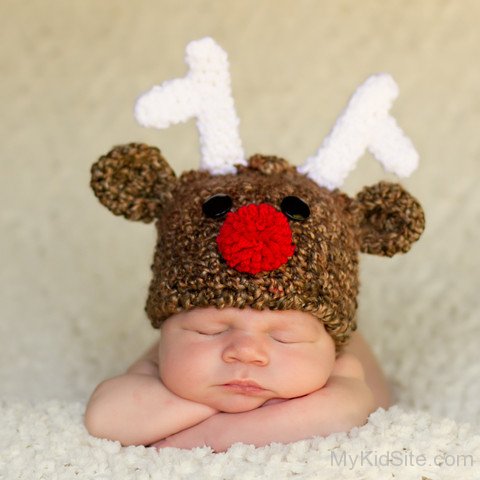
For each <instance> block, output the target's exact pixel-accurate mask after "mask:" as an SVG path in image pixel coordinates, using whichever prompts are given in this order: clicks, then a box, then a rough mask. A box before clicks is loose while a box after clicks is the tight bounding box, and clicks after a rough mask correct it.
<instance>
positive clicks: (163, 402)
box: [85, 307, 390, 451]
mask: <svg viewBox="0 0 480 480" xmlns="http://www.w3.org/2000/svg"><path fill="white" fill-rule="evenodd" d="M356 335H358V333H356ZM354 353H356V354H357V355H358V357H357V356H356V355H355V354H354ZM354 353H351V352H344V353H341V354H339V355H337V356H336V354H335V344H334V342H333V339H332V337H330V335H328V333H327V332H326V330H325V327H324V326H323V325H322V323H321V322H319V321H318V320H317V319H316V318H315V317H313V316H312V315H310V314H308V313H306V312H301V311H293V310H288V311H270V310H264V311H256V310H253V309H250V308H246V309H243V310H241V309H237V308H226V309H224V310H218V309H216V308H214V307H210V308H196V309H193V310H190V311H188V312H182V313H178V314H175V315H172V316H171V317H169V318H168V319H167V320H166V321H165V322H164V323H163V325H162V327H161V336H160V341H159V342H156V343H155V345H154V346H153V347H152V349H151V350H150V351H149V352H148V353H147V354H146V355H145V356H144V357H143V358H141V359H140V360H138V361H137V362H136V363H135V364H133V365H132V366H131V367H130V368H129V369H128V370H127V372H126V373H125V374H124V375H120V376H118V377H115V378H112V379H109V380H106V381H105V382H102V383H101V384H100V385H99V386H98V387H97V389H96V390H95V392H94V393H93V395H92V397H91V399H90V402H89V404H88V407H87V411H86V417H85V423H86V426H87V429H88V431H89V432H90V433H91V434H92V435H95V436H98V437H102V438H108V439H111V440H119V441H120V442H121V443H122V444H123V445H151V444H153V446H156V447H167V446H171V447H178V448H192V447H199V446H203V445H208V446H210V447H211V448H212V449H213V450H214V451H224V450H226V449H227V448H228V447H230V446H231V445H232V444H233V443H235V442H243V443H249V444H253V445H256V446H263V445H267V444H269V443H271V442H285V443H287V442H293V441H296V440H301V439H304V438H309V437H313V436H315V435H328V434H330V433H333V432H339V431H348V430H350V429H351V428H352V427H354V426H360V425H362V424H363V423H365V421H366V419H367V417H368V415H369V414H370V413H371V412H372V411H374V410H375V409H376V408H378V407H379V406H382V407H384V408H387V407H388V406H389V404H390V399H389V390H388V385H387V383H386V382H385V379H384V377H383V375H382V372H381V370H380V369H379V367H378V365H377V364H376V363H375V360H374V358H373V356H372V354H371V352H370V351H369V350H368V349H367V348H366V347H365V346H362V345H359V346H358V347H357V348H356V351H355V352H354ZM361 361H363V362H364V364H363V365H362V363H361ZM364 367H366V368H367V369H369V371H368V374H369V377H370V378H368V380H369V383H370V384H368V383H367V381H366V379H365V371H364ZM260 407H261V408H260ZM158 440H161V441H158ZM155 442H156V443H155Z"/></svg>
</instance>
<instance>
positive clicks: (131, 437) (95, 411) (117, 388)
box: [85, 342, 217, 445]
mask: <svg viewBox="0 0 480 480" xmlns="http://www.w3.org/2000/svg"><path fill="white" fill-rule="evenodd" d="M215 413H217V410H215V409H213V408H211V407H208V406H206V405H201V404H199V403H195V402H192V401H190V400H185V399H184V398H180V397H178V396H177V395H175V394H174V393H172V392H171V391H170V390H168V389H167V388H166V387H165V386H164V385H163V383H162V382H161V380H160V377H159V372H158V342H157V343H156V344H155V345H154V346H153V347H152V348H151V349H150V350H149V351H148V352H147V353H146V354H145V355H144V356H143V357H142V358H140V359H139V360H138V361H137V362H135V363H134V364H133V365H132V366H131V367H130V368H129V369H128V370H127V372H126V373H125V374H123V375H120V376H118V377H114V378H110V379H108V380H105V381H104V382H102V383H100V385H98V387H97V388H96V389H95V391H94V392H93V394H92V396H91V397H90V400H89V402H88V405H87V409H86V412H85V426H86V427H87V430H88V432H89V433H90V434H91V435H94V436H95V437H101V438H107V439H109V440H118V441H120V443H121V444H122V445H149V444H150V443H152V442H154V441H156V440H159V439H161V438H165V437H167V436H169V435H172V434H174V433H176V432H179V431H180V430H183V429H185V428H188V427H192V426H193V425H196V424H197V423H199V422H202V421H203V420H205V419H207V418H208V417H210V416H211V415H214V414H215Z"/></svg>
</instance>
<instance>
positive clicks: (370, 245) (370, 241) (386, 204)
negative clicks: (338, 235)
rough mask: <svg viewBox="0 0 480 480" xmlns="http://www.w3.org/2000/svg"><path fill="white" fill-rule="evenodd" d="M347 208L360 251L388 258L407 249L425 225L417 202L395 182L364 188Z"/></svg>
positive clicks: (418, 236) (380, 183)
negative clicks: (353, 219) (349, 210)
mask: <svg viewBox="0 0 480 480" xmlns="http://www.w3.org/2000/svg"><path fill="white" fill-rule="evenodd" d="M350 208H351V211H352V213H353V214H354V218H355V221H356V223H357V227H358V238H359V243H360V250H361V251H362V252H364V253H371V254H374V255H383V256H388V257H391V256H393V255H395V254H396V253H399V252H404V253H405V252H408V250H409V249H410V247H411V246H412V244H413V242H415V241H417V240H418V239H419V238H420V235H421V234H422V232H423V230H424V228H425V216H424V213H423V209H422V207H421V205H420V204H419V203H418V201H417V200H416V199H415V198H414V197H413V196H412V195H410V194H409V193H408V192H407V191H406V190H404V189H403V188H402V187H401V186H400V185H399V184H398V183H389V182H379V183H377V184H375V185H372V186H370V187H365V188H364V189H363V190H362V191H361V192H360V193H358V195H357V196H356V197H355V198H354V200H353V202H352V203H351V205H350Z"/></svg>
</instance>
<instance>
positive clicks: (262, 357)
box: [222, 335, 269, 366]
mask: <svg viewBox="0 0 480 480" xmlns="http://www.w3.org/2000/svg"><path fill="white" fill-rule="evenodd" d="M222 358H223V360H224V361H225V362H227V363H232V362H242V363H251V364H254V365H258V366H264V365H268V363H269V355H268V351H267V348H266V345H265V343H264V341H263V340H262V339H260V338H258V337H255V336H253V335H237V336H236V337H235V338H233V339H232V340H231V341H230V343H229V344H228V345H227V346H226V347H225V349H224V350H223V354H222Z"/></svg>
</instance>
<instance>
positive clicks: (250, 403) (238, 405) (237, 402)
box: [208, 395, 268, 413]
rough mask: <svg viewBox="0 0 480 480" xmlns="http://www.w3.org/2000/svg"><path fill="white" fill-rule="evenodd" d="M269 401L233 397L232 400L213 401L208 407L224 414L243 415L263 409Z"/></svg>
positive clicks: (242, 396) (239, 396) (249, 397)
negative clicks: (242, 413) (243, 413)
mask: <svg viewBox="0 0 480 480" xmlns="http://www.w3.org/2000/svg"><path fill="white" fill-rule="evenodd" d="M267 400H268V398H260V397H252V396H247V395H232V396H231V397H230V398H218V399H211V400H209V402H208V406H210V407H212V408H215V409H216V410H219V411H220V412H224V413H241V412H249V411H250V410H255V409H256V408H258V407H261V406H262V405H263V404H264V403H265V402H266V401H267Z"/></svg>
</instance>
